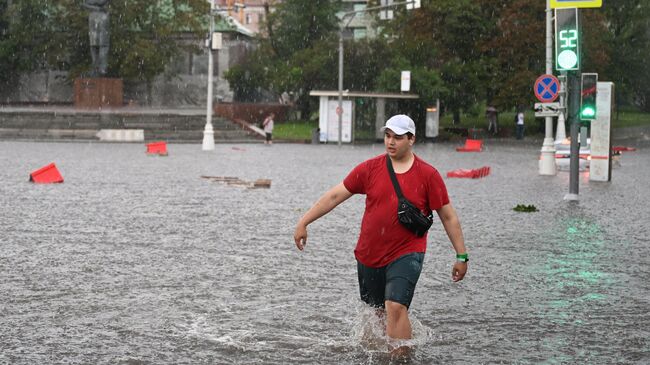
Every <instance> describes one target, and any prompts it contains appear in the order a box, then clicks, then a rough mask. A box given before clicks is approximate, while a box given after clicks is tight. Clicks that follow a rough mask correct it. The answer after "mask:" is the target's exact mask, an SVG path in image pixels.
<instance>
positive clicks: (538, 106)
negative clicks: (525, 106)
mask: <svg viewBox="0 0 650 365" xmlns="http://www.w3.org/2000/svg"><path fill="white" fill-rule="evenodd" d="M560 109H561V108H560V103H535V116H536V117H557V116H558V115H560Z"/></svg>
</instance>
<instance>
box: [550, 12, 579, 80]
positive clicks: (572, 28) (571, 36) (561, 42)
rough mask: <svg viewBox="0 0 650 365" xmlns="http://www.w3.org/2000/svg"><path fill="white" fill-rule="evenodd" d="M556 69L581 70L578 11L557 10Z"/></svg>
mask: <svg viewBox="0 0 650 365" xmlns="http://www.w3.org/2000/svg"><path fill="white" fill-rule="evenodd" d="M555 69H556V70H558V71H572V70H579V69H580V37H579V28H578V9H576V8H567V9H555Z"/></svg>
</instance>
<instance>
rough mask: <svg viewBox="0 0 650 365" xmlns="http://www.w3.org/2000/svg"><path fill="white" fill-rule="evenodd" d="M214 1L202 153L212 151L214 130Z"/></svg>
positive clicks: (209, 38) (212, 0) (211, 3)
mask: <svg viewBox="0 0 650 365" xmlns="http://www.w3.org/2000/svg"><path fill="white" fill-rule="evenodd" d="M214 11H215V4H214V0H211V1H210V36H209V37H208V103H207V104H208V106H207V110H206V121H205V129H204V130H203V146H202V149H203V151H213V150H214V129H213V128H212V89H213V87H214V85H213V84H214V81H213V78H214V75H213V73H214V55H213V54H212V37H213V36H214V34H213V33H214Z"/></svg>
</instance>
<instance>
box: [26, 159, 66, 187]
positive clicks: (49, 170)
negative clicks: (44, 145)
mask: <svg viewBox="0 0 650 365" xmlns="http://www.w3.org/2000/svg"><path fill="white" fill-rule="evenodd" d="M29 181H31V182H33V183H36V184H56V183H62V182H63V176H61V173H59V170H58V169H57V168H56V165H55V164H54V162H53V163H51V164H49V165H47V166H45V167H41V168H40V169H38V170H36V171H34V172H32V173H31V174H29Z"/></svg>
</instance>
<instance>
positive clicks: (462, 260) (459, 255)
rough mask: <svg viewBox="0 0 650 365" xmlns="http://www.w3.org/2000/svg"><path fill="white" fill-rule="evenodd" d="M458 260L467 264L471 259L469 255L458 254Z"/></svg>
mask: <svg viewBox="0 0 650 365" xmlns="http://www.w3.org/2000/svg"><path fill="white" fill-rule="evenodd" d="M456 260H457V261H460V262H467V261H469V257H468V256H467V253H458V254H456Z"/></svg>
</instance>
